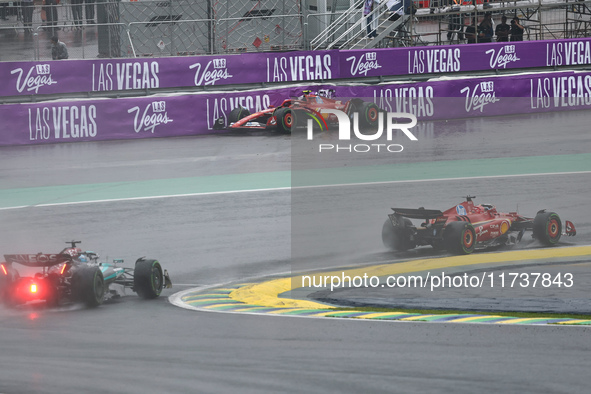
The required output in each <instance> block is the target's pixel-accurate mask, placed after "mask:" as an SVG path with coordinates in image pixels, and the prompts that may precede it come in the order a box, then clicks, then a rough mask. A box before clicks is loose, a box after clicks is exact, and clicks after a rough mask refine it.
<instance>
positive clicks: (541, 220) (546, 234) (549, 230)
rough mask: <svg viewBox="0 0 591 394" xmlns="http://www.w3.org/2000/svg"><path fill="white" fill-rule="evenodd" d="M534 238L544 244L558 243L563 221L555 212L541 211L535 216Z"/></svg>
mask: <svg viewBox="0 0 591 394" xmlns="http://www.w3.org/2000/svg"><path fill="white" fill-rule="evenodd" d="M533 234H534V238H536V239H537V240H539V241H540V242H541V243H543V244H544V245H548V246H552V245H556V244H557V243H558V241H560V236H561V235H562V222H561V221H560V217H559V216H558V214H556V213H554V212H540V213H538V214H537V215H536V217H535V218H534V228H533Z"/></svg>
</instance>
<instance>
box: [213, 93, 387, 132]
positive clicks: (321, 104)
mask: <svg viewBox="0 0 591 394" xmlns="http://www.w3.org/2000/svg"><path fill="white" fill-rule="evenodd" d="M323 109H337V110H340V111H343V112H345V113H346V114H348V115H349V116H352V114H353V113H354V112H357V113H359V126H360V127H364V126H374V125H376V124H377V122H378V114H379V112H380V109H379V107H378V106H377V105H375V104H374V103H369V102H364V101H363V100H361V99H359V98H354V99H351V100H346V101H343V100H337V99H335V98H334V91H333V90H328V91H321V92H318V93H312V92H311V91H310V90H305V91H304V92H303V95H302V96H300V97H298V98H294V99H286V100H284V101H283V103H281V105H279V106H278V107H270V108H267V109H265V110H262V111H260V112H256V113H254V114H251V113H250V112H249V111H248V109H246V108H244V107H241V106H239V107H237V108H234V109H233V110H232V111H231V112H230V113H229V114H228V123H227V124H226V122H225V120H224V118H223V117H220V118H218V119H216V121H215V124H214V129H216V130H222V129H228V130H236V129H243V130H248V129H250V130H276V131H280V132H287V133H291V132H292V130H294V129H295V128H296V127H298V126H301V127H305V126H306V124H307V123H306V122H307V119H312V122H313V125H314V127H316V128H320V129H321V130H326V129H328V127H329V125H331V124H335V123H336V122H337V117H336V115H334V114H329V113H326V112H323Z"/></svg>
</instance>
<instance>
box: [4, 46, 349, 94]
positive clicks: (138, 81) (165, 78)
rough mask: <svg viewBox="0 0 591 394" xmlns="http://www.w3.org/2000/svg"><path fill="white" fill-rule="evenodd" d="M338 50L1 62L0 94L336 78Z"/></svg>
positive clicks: (57, 92)
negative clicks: (0, 82) (1, 82)
mask: <svg viewBox="0 0 591 394" xmlns="http://www.w3.org/2000/svg"><path fill="white" fill-rule="evenodd" d="M338 63H339V61H338V51H314V52H286V53H245V54H241V55H227V56H195V57H172V58H157V59H106V60H61V61H46V62H5V63H0V76H1V78H2V79H1V80H2V81H5V83H3V84H2V85H1V86H0V96H16V95H35V94H60V93H73V92H109V91H125V90H145V89H150V90H153V89H159V88H175V87H191V86H215V85H232V84H234V85H237V84H247V83H263V82H299V81H316V80H321V79H323V80H329V79H335V78H338Z"/></svg>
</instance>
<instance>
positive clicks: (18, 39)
mask: <svg viewBox="0 0 591 394" xmlns="http://www.w3.org/2000/svg"><path fill="white" fill-rule="evenodd" d="M474 2H475V4H473V1H472V0H415V1H414V4H415V5H416V8H417V11H416V12H405V13H402V15H401V16H400V17H399V18H398V19H396V18H392V13H391V11H390V10H389V9H388V4H391V3H388V2H387V1H385V0H382V1H377V0H375V4H376V6H374V8H373V10H372V11H371V14H370V15H371V17H372V20H373V25H372V29H375V31H376V37H373V38H369V37H368V34H367V21H368V18H367V16H364V15H363V5H364V0H259V1H256V2H255V1H250V2H237V1H234V0H203V1H194V0H97V1H96V3H95V4H94V6H93V7H94V9H96V18H95V20H92V21H87V20H83V21H82V24H79V23H77V21H76V19H75V16H74V15H75V12H73V8H72V7H73V5H72V4H71V2H70V0H62V1H61V2H60V4H59V5H54V6H47V5H43V4H42V2H41V1H40V0H35V2H34V4H35V7H34V12H33V24H32V33H31V32H27V31H26V29H25V26H24V24H23V12H22V9H21V8H20V7H19V6H18V4H19V3H18V2H10V6H9V7H8V10H9V13H8V16H9V17H8V20H7V21H0V37H1V38H2V40H0V54H2V55H0V56H1V57H0V61H10V60H13V61H14V60H41V59H47V58H48V57H49V58H50V49H49V47H48V45H47V44H48V40H49V37H50V36H51V35H53V34H58V35H59V36H60V39H62V40H63V41H64V42H65V43H66V45H67V46H68V48H69V50H70V58H78V59H80V58H96V57H97V56H98V57H102V58H118V57H124V58H125V57H162V56H191V55H214V54H215V55H217V54H235V53H244V52H267V51H291V50H317V49H318V50H320V49H353V48H385V47H398V46H418V45H443V44H458V43H464V42H465V40H464V37H462V36H463V34H458V33H461V32H460V30H459V29H458V23H457V21H458V20H459V21H460V23H459V25H461V26H465V25H466V23H468V21H470V20H471V19H473V18H477V19H478V20H480V19H481V18H482V16H483V14H484V12H491V13H492V16H493V20H494V21H495V22H496V23H498V22H499V20H500V18H501V16H502V15H506V16H508V17H509V19H511V18H512V17H513V16H518V17H519V18H520V19H521V21H522V24H523V26H524V27H525V33H524V39H525V40H543V39H553V38H581V37H588V36H589V35H590V34H591V0H584V1H580V0H519V1H501V0H490V2H489V3H482V0H474ZM52 8H55V9H56V10H57V14H58V18H57V23H56V24H55V25H53V26H52V25H51V24H49V22H48V20H47V18H48V17H47V15H49V14H50V13H51V11H50V10H51V9H52ZM452 21H455V22H453V23H452ZM90 22H92V23H90ZM7 46H10V48H11V49H10V48H9V50H7ZM11 53H12V54H13V57H11Z"/></svg>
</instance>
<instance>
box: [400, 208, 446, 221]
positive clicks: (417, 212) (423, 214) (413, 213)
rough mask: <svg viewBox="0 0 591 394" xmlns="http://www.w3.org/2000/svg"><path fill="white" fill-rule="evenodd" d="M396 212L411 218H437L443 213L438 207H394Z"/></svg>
mask: <svg viewBox="0 0 591 394" xmlns="http://www.w3.org/2000/svg"><path fill="white" fill-rule="evenodd" d="M392 210H393V211H394V214H396V215H400V216H404V217H407V218H409V219H436V218H438V217H439V216H442V215H443V212H441V211H440V210H438V209H425V208H418V209H414V208H392Z"/></svg>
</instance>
